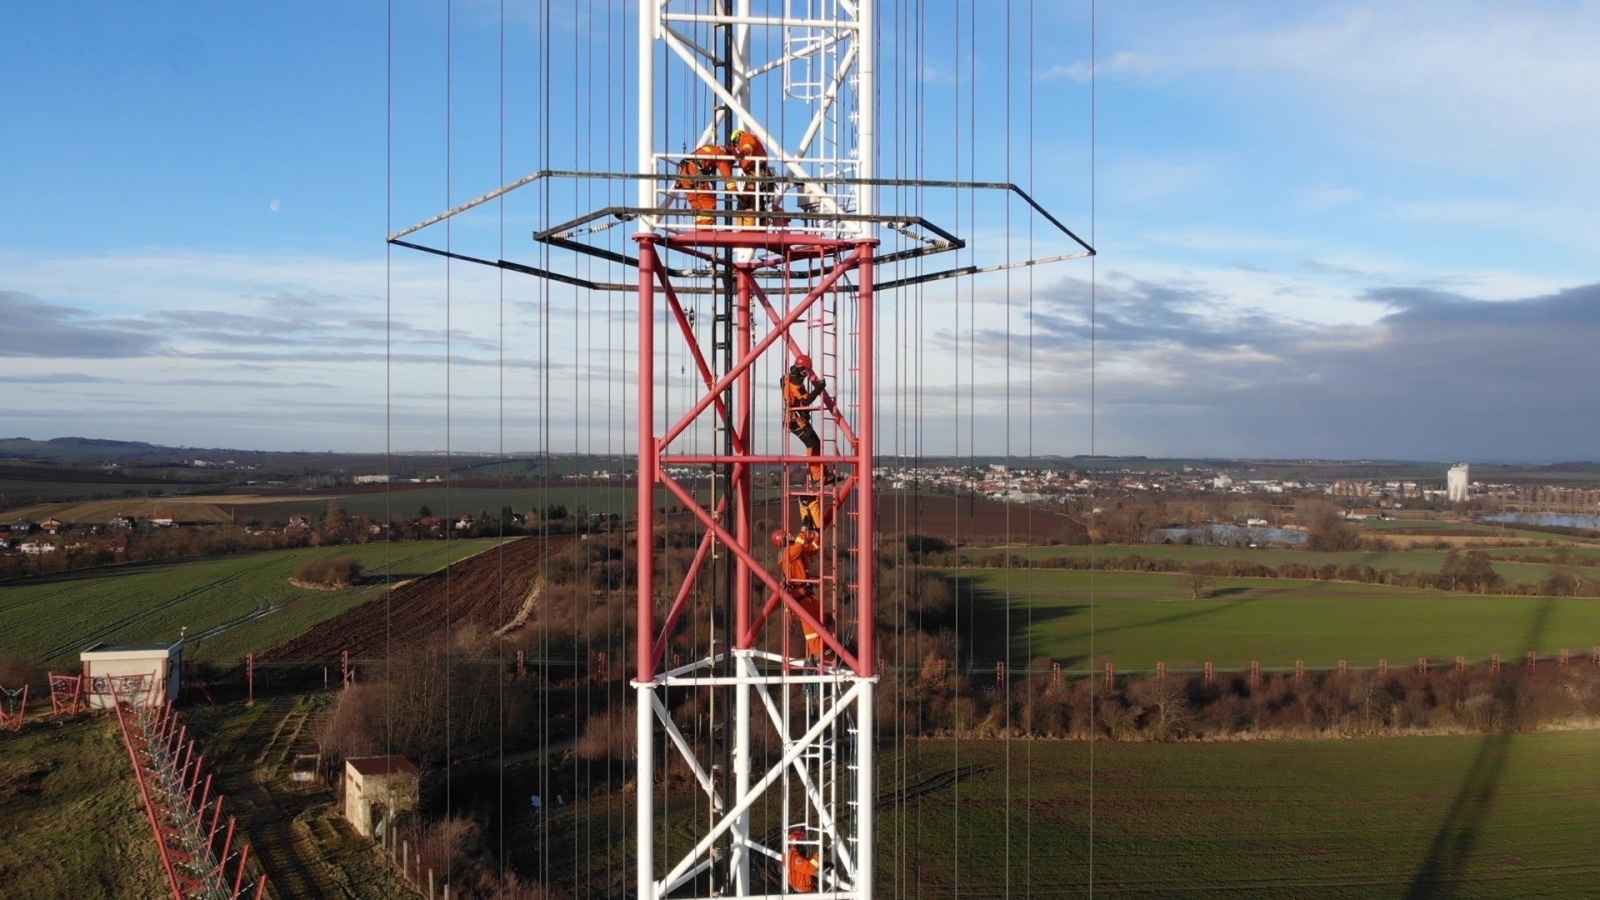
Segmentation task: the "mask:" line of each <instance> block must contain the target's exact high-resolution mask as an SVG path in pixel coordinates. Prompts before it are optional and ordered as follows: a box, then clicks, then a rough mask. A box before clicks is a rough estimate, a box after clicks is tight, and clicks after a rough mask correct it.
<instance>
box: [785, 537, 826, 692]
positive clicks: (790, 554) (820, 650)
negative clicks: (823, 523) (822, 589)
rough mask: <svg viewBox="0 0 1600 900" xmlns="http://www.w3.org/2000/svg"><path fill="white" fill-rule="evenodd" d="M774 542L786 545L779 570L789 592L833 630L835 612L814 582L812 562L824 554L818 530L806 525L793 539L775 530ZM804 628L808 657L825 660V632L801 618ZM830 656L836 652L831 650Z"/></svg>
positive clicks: (813, 616) (813, 615) (824, 625)
mask: <svg viewBox="0 0 1600 900" xmlns="http://www.w3.org/2000/svg"><path fill="white" fill-rule="evenodd" d="M772 545H773V546H774V547H782V548H783V552H782V553H779V554H778V572H779V574H781V575H782V576H783V582H784V587H786V588H788V589H789V593H790V594H792V595H793V596H794V598H795V599H796V600H798V601H799V602H800V605H801V606H802V607H804V608H805V611H806V612H808V613H810V614H811V616H812V618H815V619H817V620H818V621H820V622H821V623H822V625H823V627H824V628H827V629H829V630H830V631H831V630H832V629H833V614H832V613H830V612H827V611H825V610H823V608H822V597H821V596H820V595H819V594H818V592H817V586H816V585H814V584H812V583H811V580H812V575H811V561H812V560H814V559H816V558H817V556H818V555H819V554H821V553H822V544H821V542H820V540H819V537H818V534H817V531H816V529H814V528H802V529H800V533H799V534H796V535H795V536H794V539H793V540H791V539H790V538H789V535H788V534H787V533H785V532H784V531H783V529H781V528H780V529H778V530H777V531H774V532H773V533H772ZM800 627H801V629H802V630H803V631H804V632H805V637H806V656H807V657H809V658H811V659H813V660H816V659H821V658H822V656H823V654H824V652H825V648H824V646H823V643H822V635H821V634H820V633H819V632H817V631H816V630H815V629H814V627H813V626H812V625H811V624H810V623H809V622H806V621H805V620H804V619H802V620H801V626H800ZM827 655H828V656H832V655H833V654H832V652H831V651H827Z"/></svg>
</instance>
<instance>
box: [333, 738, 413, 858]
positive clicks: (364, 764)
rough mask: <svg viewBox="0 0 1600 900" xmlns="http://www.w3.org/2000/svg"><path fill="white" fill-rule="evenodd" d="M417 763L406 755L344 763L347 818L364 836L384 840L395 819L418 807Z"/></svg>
mask: <svg viewBox="0 0 1600 900" xmlns="http://www.w3.org/2000/svg"><path fill="white" fill-rule="evenodd" d="M418 784H419V780H418V776H417V764H416V763H414V762H412V761H411V760H409V759H406V758H405V757H404V756H399V755H395V756H355V757H350V758H349V759H346V760H345V761H344V817H345V818H346V819H349V820H350V824H351V825H352V826H354V827H355V830H356V831H358V832H360V833H361V835H362V836H363V837H369V838H372V839H373V840H375V841H381V840H383V838H384V836H385V833H386V832H387V831H388V830H389V829H391V828H393V826H394V820H395V816H397V815H399V814H400V813H403V812H406V811H407V810H412V809H416V808H417V792H418Z"/></svg>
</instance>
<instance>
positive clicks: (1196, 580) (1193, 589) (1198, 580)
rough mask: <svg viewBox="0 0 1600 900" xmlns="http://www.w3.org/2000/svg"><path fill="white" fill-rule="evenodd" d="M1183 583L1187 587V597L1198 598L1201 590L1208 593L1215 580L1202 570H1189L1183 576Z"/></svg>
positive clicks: (1215, 582)
mask: <svg viewBox="0 0 1600 900" xmlns="http://www.w3.org/2000/svg"><path fill="white" fill-rule="evenodd" d="M1183 583H1184V584H1186V585H1188V587H1189V599H1190V600H1199V599H1200V594H1201V593H1202V592H1205V593H1210V591H1211V589H1212V588H1213V587H1215V586H1216V584H1217V580H1216V579H1215V578H1212V577H1211V576H1210V575H1207V574H1206V573H1204V572H1190V573H1188V574H1187V575H1185V576H1183Z"/></svg>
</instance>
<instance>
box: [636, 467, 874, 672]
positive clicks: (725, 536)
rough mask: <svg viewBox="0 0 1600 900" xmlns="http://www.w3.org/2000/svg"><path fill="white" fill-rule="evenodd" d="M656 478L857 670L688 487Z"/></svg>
mask: <svg viewBox="0 0 1600 900" xmlns="http://www.w3.org/2000/svg"><path fill="white" fill-rule="evenodd" d="M660 481H661V483H662V484H663V485H665V486H666V488H667V490H668V491H670V492H672V493H673V494H675V495H676V496H677V497H678V499H679V500H680V501H682V502H683V504H684V506H685V507H687V508H688V509H689V510H690V511H691V512H693V513H694V515H695V517H696V518H698V519H699V520H700V521H702V522H704V523H705V525H706V527H707V528H710V529H711V530H712V531H713V532H715V533H716V535H717V540H720V541H722V543H723V545H724V546H726V547H727V548H728V551H729V552H731V553H732V554H733V555H734V556H736V557H739V558H741V559H743V560H745V561H746V562H747V563H748V564H749V566H750V571H751V572H753V573H755V576H756V577H757V578H759V579H761V581H762V582H763V583H765V584H766V585H767V587H768V588H770V589H771V590H773V591H776V592H778V593H779V594H780V595H781V596H782V597H783V602H784V604H785V605H786V606H788V607H789V609H790V611H791V612H793V613H794V614H795V616H796V617H798V618H799V619H800V621H802V622H804V623H806V624H807V625H810V626H811V630H812V631H815V632H816V633H817V634H818V635H820V636H821V637H822V641H823V643H825V644H827V645H828V646H830V647H832V648H833V650H834V652H835V653H837V654H838V655H839V658H840V659H842V660H844V661H845V662H846V663H848V664H849V665H850V668H851V670H852V671H855V672H860V671H861V669H860V668H858V666H859V665H860V664H859V663H858V662H857V660H856V656H855V654H853V653H851V652H850V651H849V650H847V649H846V648H845V646H844V644H843V643H842V642H841V641H840V640H839V638H838V637H837V636H836V635H834V633H833V632H832V630H830V629H828V628H826V627H824V626H823V624H822V622H821V620H819V619H818V618H817V617H816V616H813V615H812V614H811V613H810V612H809V611H807V610H806V608H805V607H804V606H803V605H801V603H800V602H799V601H798V600H796V599H795V598H794V595H792V594H790V593H789V592H788V590H786V589H785V588H784V587H783V584H782V583H781V582H779V581H778V580H777V579H776V578H774V577H773V576H772V573H771V572H768V571H767V567H766V566H764V565H762V564H761V561H760V560H758V559H756V558H755V556H753V555H752V554H751V553H750V550H749V548H747V547H741V546H739V544H738V543H737V541H736V540H735V539H734V536H733V535H731V534H729V533H728V530H727V529H725V528H723V527H722V526H721V525H719V524H717V522H716V521H715V520H713V519H712V518H711V516H710V514H709V513H707V512H706V511H705V509H704V508H703V507H701V506H700V505H699V504H698V503H696V502H695V499H694V497H693V496H692V495H691V494H690V493H689V492H688V491H686V490H684V488H683V486H682V485H680V484H678V482H677V480H676V479H674V478H672V477H671V476H670V475H667V474H665V473H663V474H662V475H661V476H660Z"/></svg>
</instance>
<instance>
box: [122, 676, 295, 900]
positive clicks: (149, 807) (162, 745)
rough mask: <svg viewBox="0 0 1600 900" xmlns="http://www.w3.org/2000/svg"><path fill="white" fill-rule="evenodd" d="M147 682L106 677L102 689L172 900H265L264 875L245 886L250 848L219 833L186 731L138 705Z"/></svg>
mask: <svg viewBox="0 0 1600 900" xmlns="http://www.w3.org/2000/svg"><path fill="white" fill-rule="evenodd" d="M154 681H155V675H154V674H153V673H152V674H150V675H118V676H111V677H108V678H107V679H106V682H107V685H106V687H107V691H108V692H109V693H110V694H111V698H112V701H113V702H112V704H111V706H112V709H114V710H115V711H116V717H117V727H118V728H119V729H120V730H121V733H122V745H123V747H124V748H126V749H127V751H128V760H129V761H130V762H131V763H132V764H133V777H134V781H135V782H136V783H137V784H138V786H139V797H140V799H141V800H142V801H143V804H144V809H145V814H146V816H147V817H148V818H149V820H150V829H151V831H152V832H153V833H154V835H155V839H156V848H157V850H158V851H159V852H160V855H161V867H162V869H163V871H164V872H165V873H166V877H167V884H168V886H169V887H170V888H171V889H172V896H173V897H175V898H177V900H195V898H206V900H234V898H240V897H245V896H252V897H256V898H260V897H263V896H265V894H266V889H267V876H266V875H265V874H264V873H263V874H262V875H261V876H260V877H259V878H257V879H255V880H254V883H253V885H250V886H248V887H247V886H246V884H245V876H246V872H247V870H248V868H249V862H250V846H249V845H248V844H246V843H245V842H244V841H242V840H241V841H239V842H238V843H237V845H236V844H235V842H234V834H235V831H236V825H237V823H236V822H235V821H234V819H233V817H232V816H229V817H228V822H227V830H226V832H224V831H223V830H222V824H223V823H222V794H221V793H218V794H216V795H215V796H213V795H212V793H211V776H210V775H208V774H204V773H205V757H204V755H202V754H201V753H199V751H198V749H197V748H196V747H195V743H194V740H193V739H191V738H189V737H188V726H187V725H184V724H182V722H180V721H179V718H178V714H177V712H176V711H174V710H173V709H172V707H171V706H169V705H165V704H163V705H160V706H148V705H146V704H145V703H144V702H143V701H144V699H145V697H144V695H145V694H147V693H148V692H149V691H150V690H151V685H152V684H153V683H154ZM202 776H203V777H202ZM219 838H220V840H219Z"/></svg>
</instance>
